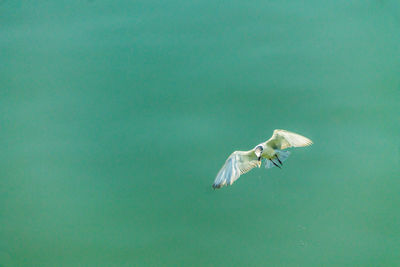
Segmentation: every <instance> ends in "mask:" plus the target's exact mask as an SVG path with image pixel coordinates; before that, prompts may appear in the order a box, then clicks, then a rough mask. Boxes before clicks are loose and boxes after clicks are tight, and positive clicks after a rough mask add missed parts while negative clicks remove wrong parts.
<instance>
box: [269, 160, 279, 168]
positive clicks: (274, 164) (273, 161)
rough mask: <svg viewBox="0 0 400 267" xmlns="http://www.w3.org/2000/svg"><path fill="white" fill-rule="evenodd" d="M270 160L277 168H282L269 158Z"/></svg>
mask: <svg viewBox="0 0 400 267" xmlns="http://www.w3.org/2000/svg"><path fill="white" fill-rule="evenodd" d="M270 161H271V162H272V163H273V164H274V165H275V166H276V167H278V168H279V169H282V168H281V166H279V165H278V164H276V163H275V162H274V161H273V160H272V159H270Z"/></svg>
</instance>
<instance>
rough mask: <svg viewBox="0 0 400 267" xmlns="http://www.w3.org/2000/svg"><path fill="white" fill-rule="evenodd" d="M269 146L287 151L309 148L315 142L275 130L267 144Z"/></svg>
mask: <svg viewBox="0 0 400 267" xmlns="http://www.w3.org/2000/svg"><path fill="white" fill-rule="evenodd" d="M265 143H266V145H267V146H270V147H272V148H274V149H285V148H288V147H302V146H309V145H311V144H312V143H313V142H312V141H311V140H310V139H308V138H307V137H304V136H302V135H299V134H297V133H292V132H289V131H285V130H275V131H274V134H273V135H272V137H271V138H270V139H269V140H268V141H267V142H265Z"/></svg>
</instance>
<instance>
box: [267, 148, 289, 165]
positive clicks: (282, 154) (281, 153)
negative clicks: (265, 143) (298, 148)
mask: <svg viewBox="0 0 400 267" xmlns="http://www.w3.org/2000/svg"><path fill="white" fill-rule="evenodd" d="M275 152H276V155H277V156H278V158H279V160H280V161H281V162H284V161H285V160H287V158H288V157H289V155H290V151H283V150H278V149H276V150H275ZM272 160H274V162H275V163H276V164H279V161H278V160H277V158H276V157H275V158H273V159H272ZM274 166H276V165H275V164H274V163H273V162H272V161H271V160H269V159H267V161H266V162H265V168H266V169H269V168H272V167H274Z"/></svg>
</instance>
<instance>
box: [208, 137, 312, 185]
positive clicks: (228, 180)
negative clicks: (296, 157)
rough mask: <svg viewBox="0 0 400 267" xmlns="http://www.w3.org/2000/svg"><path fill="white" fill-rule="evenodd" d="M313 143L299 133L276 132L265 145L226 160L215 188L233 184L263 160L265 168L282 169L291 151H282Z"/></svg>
mask: <svg viewBox="0 0 400 267" xmlns="http://www.w3.org/2000/svg"><path fill="white" fill-rule="evenodd" d="M312 143H313V142H312V141H311V140H310V139H308V138H307V137H304V136H302V135H300V134H297V133H292V132H289V131H286V130H275V131H274V133H273V135H272V137H271V138H270V139H269V140H267V141H266V142H264V143H261V144H259V145H256V146H255V147H254V148H253V149H252V150H249V151H235V152H233V153H232V154H231V155H230V156H229V157H228V159H227V160H226V162H225V164H224V166H222V168H221V170H220V171H219V172H218V174H217V177H216V178H215V181H214V184H213V185H212V186H213V188H214V189H215V188H221V187H223V186H226V185H231V184H233V183H234V182H235V181H236V180H237V179H239V177H240V175H242V174H245V173H246V172H249V171H250V170H251V169H253V168H255V167H259V168H260V166H261V160H262V159H266V161H265V168H267V169H268V168H272V167H274V166H276V167H278V168H281V166H282V165H283V164H282V162H284V161H285V160H286V159H287V158H288V157H289V155H290V152H289V151H283V150H282V149H285V148H289V147H303V146H309V145H311V144H312Z"/></svg>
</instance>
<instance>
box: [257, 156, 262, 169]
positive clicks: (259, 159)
mask: <svg viewBox="0 0 400 267" xmlns="http://www.w3.org/2000/svg"><path fill="white" fill-rule="evenodd" d="M257 165H258V168H260V167H261V158H258V161H257Z"/></svg>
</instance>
